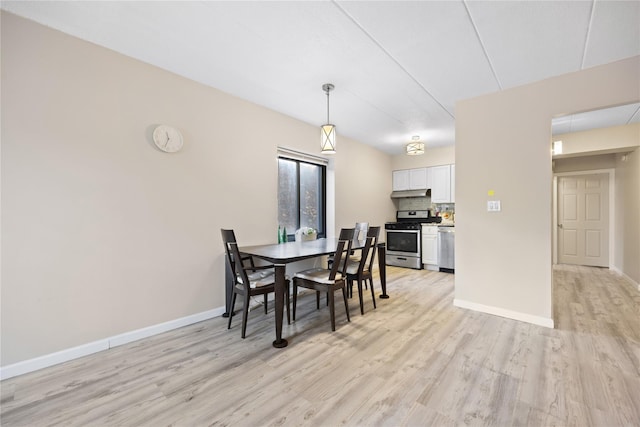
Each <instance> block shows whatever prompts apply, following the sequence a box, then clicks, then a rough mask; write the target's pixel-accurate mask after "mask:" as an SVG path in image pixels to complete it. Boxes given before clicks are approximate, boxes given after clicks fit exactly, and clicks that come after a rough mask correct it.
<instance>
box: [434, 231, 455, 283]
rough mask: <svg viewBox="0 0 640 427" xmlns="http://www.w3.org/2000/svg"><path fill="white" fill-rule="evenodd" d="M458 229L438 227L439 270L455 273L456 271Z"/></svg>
mask: <svg viewBox="0 0 640 427" xmlns="http://www.w3.org/2000/svg"><path fill="white" fill-rule="evenodd" d="M455 244H456V229H455V227H453V226H446V225H440V226H438V268H439V270H440V271H445V272H447V273H453V272H454V270H455V268H456V267H455Z"/></svg>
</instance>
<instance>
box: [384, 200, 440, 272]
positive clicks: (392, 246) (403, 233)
mask: <svg viewBox="0 0 640 427" xmlns="http://www.w3.org/2000/svg"><path fill="white" fill-rule="evenodd" d="M396 220H397V222H388V223H386V224H385V225H384V228H385V231H386V235H387V239H386V244H387V257H386V263H387V265H395V266H398V267H408V268H414V269H417V270H420V269H422V245H421V243H422V242H421V240H422V239H421V230H422V224H423V223H438V222H440V221H441V220H442V219H441V218H440V217H432V216H431V211H429V210H417V211H398V212H396Z"/></svg>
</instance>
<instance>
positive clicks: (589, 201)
mask: <svg viewBox="0 0 640 427" xmlns="http://www.w3.org/2000/svg"><path fill="white" fill-rule="evenodd" d="M558 261H559V262H560V263H563V264H578V265H591V266H596V267H608V266H609V175H608V174H606V173H598V174H593V175H576V176H562V177H560V178H559V180H558Z"/></svg>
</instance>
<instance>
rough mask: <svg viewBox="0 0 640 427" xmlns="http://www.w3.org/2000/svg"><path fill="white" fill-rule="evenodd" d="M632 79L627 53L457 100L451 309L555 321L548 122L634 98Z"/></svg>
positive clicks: (639, 95)
mask: <svg viewBox="0 0 640 427" xmlns="http://www.w3.org/2000/svg"><path fill="white" fill-rule="evenodd" d="M638 75H640V57H633V58H629V59H626V60H623V61H618V62H615V63H611V64H608V65H604V66H600V67H595V68H591V69H587V70H583V71H580V72H576V73H570V74H566V75H563V76H559V77H554V78H550V79H547V80H543V81H540V82H537V83H533V84H529V85H525V86H521V87H518V88H514V89H510V90H505V91H502V92H498V93H495V94H491V95H486V96H481V97H478V98H474V99H470V100H465V101H461V102H458V103H457V104H456V202H457V203H456V291H455V299H456V304H457V305H460V306H464V307H469V308H473V309H476V310H480V311H485V312H491V313H495V314H500V315H504V316H506V317H512V318H518V319H521V320H525V321H530V322H532V323H537V324H543V325H547V326H551V325H552V324H553V322H552V302H551V295H552V265H551V264H552V257H551V249H552V241H551V217H552V209H551V201H552V170H551V152H550V146H549V141H551V119H552V118H553V117H557V116H560V115H563V114H569V113H572V112H580V111H587V110H592V109H596V108H604V107H608V106H614V105H621V104H627V103H631V102H637V101H639V100H640V81H639V79H638ZM490 190H492V191H494V192H495V195H494V196H493V197H490V196H488V191H490ZM490 199H495V200H501V202H502V211H501V212H497V213H496V212H487V209H486V206H487V200H490Z"/></svg>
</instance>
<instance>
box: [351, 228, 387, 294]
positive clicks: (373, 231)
mask: <svg viewBox="0 0 640 427" xmlns="http://www.w3.org/2000/svg"><path fill="white" fill-rule="evenodd" d="M366 234H367V235H366V237H373V243H371V251H370V252H369V256H371V257H372V258H371V260H369V263H370V265H372V266H373V261H374V259H375V256H376V253H377V252H378V250H377V248H378V239H379V238H380V227H369V228H368V229H367V232H366ZM366 237H365V238H366ZM361 256H362V253H357V254H356V256H352V257H350V258H349V264H353V263H355V264H357V263H359V262H360V259H361ZM350 268H351V270H352V271H353V269H354V267H353V266H351V267H350ZM351 285H352V286H353V283H352V284H351ZM352 286H350V287H349V297H352V296H353V289H352ZM364 288H365V289H367V288H368V285H367V282H366V281H365V282H364Z"/></svg>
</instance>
